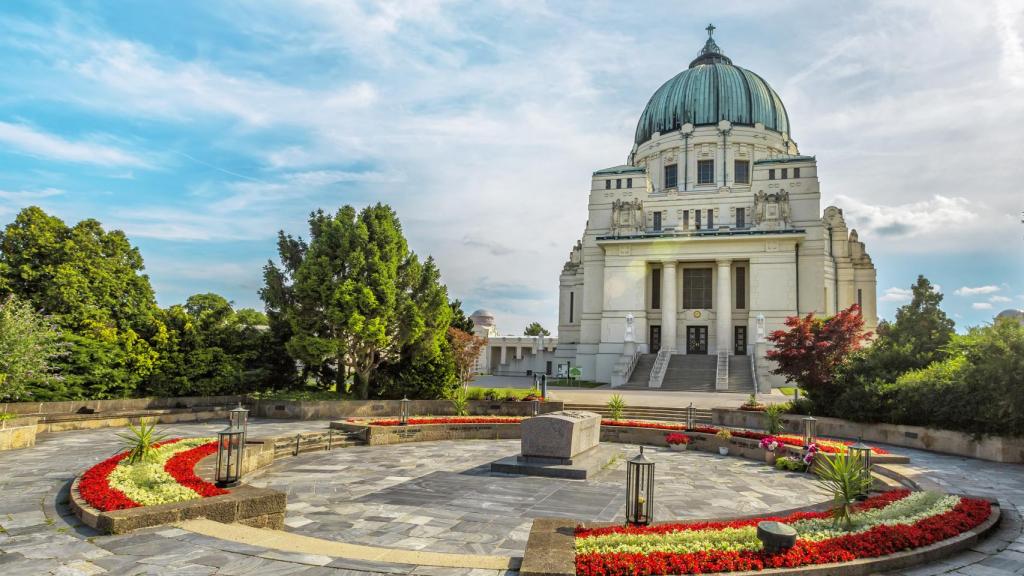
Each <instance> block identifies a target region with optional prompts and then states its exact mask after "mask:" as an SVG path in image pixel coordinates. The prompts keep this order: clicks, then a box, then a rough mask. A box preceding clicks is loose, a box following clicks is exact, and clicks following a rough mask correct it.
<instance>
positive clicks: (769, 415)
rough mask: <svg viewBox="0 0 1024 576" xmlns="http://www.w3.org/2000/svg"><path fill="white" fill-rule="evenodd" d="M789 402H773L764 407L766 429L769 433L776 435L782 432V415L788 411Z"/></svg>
mask: <svg viewBox="0 0 1024 576" xmlns="http://www.w3.org/2000/svg"><path fill="white" fill-rule="evenodd" d="M786 408H787V404H785V403H782V404H775V403H771V404H769V405H767V406H765V408H764V429H765V430H766V431H768V433H769V434H771V435H775V434H779V433H781V432H782V415H783V414H784V413H785V412H786Z"/></svg>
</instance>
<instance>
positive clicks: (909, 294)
mask: <svg viewBox="0 0 1024 576" xmlns="http://www.w3.org/2000/svg"><path fill="white" fill-rule="evenodd" d="M913 296H914V293H913V291H912V290H911V289H910V288H898V287H896V286H893V287H891V288H886V289H885V293H884V294H882V296H880V297H879V298H878V299H879V300H881V301H882V302H900V303H904V302H910V299H911V298H913Z"/></svg>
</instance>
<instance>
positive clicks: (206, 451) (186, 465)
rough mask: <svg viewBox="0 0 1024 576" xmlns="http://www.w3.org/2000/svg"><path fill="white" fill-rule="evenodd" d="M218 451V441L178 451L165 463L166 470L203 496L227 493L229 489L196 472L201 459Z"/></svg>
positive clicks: (182, 483)
mask: <svg viewBox="0 0 1024 576" xmlns="http://www.w3.org/2000/svg"><path fill="white" fill-rule="evenodd" d="M216 452H217V443H216V442H209V443H207V444H203V445H201V446H196V447H195V448H192V449H190V450H185V451H183V452H178V453H177V454H175V455H174V456H172V457H171V458H169V459H168V460H167V463H165V464H164V470H165V471H166V472H167V473H168V474H170V475H171V476H172V477H173V478H174V479H175V480H177V481H178V484H181V485H182V486H185V487H187V488H191V489H192V490H194V491H195V492H196V493H197V494H199V495H200V496H202V497H203V498H208V497H210V496H220V495H221V494H227V493H228V491H227V490H224V489H223V488H218V487H217V486H215V485H213V484H210V483H209V482H207V481H205V480H203V479H202V478H200V477H199V476H197V475H196V472H195V467H196V464H197V463H199V461H200V460H202V459H203V458H206V457H207V456H209V455H211V454H214V453H216Z"/></svg>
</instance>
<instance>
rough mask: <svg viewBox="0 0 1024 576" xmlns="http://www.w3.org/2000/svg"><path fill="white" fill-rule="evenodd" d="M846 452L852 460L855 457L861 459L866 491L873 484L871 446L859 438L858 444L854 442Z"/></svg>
mask: <svg viewBox="0 0 1024 576" xmlns="http://www.w3.org/2000/svg"><path fill="white" fill-rule="evenodd" d="M846 454H847V457H848V458H850V459H851V460H852V459H854V458H857V459H858V460H859V462H860V465H861V477H862V478H863V479H864V486H865V492H866V491H867V490H869V489H870V486H871V447H870V446H868V445H867V444H865V443H864V442H863V441H862V440H861V439H860V438H858V439H857V443H856V444H852V445H850V446H849V447H848V448H847V449H846Z"/></svg>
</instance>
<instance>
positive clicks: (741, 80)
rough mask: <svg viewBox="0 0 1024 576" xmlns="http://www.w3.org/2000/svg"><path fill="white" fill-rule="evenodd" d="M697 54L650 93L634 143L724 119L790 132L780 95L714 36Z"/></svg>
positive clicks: (641, 142) (712, 123)
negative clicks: (735, 61)
mask: <svg viewBox="0 0 1024 576" xmlns="http://www.w3.org/2000/svg"><path fill="white" fill-rule="evenodd" d="M714 29H715V27H714V26H711V25H708V28H707V30H708V39H707V42H705V44H704V48H703V49H701V52H700V55H699V56H697V58H695V59H694V60H693V61H692V62H690V67H689V68H687V69H686V70H683V71H682V72H680V73H679V74H677V75H676V76H675V77H673V78H672V79H671V80H669V81H668V82H665V83H664V84H662V85H661V87H660V88H658V90H657V91H655V92H654V95H653V96H651V99H650V101H648V102H647V107H646V108H644V111H643V114H641V115H640V121H639V122H638V123H637V126H636V138H635V142H636V143H637V144H643V143H644V142H646V141H648V140H650V139H651V137H653V136H654V133H655V132H660V133H665V132H671V131H673V130H678V129H679V128H680V127H681V126H682V125H683V124H687V123H689V124H693V125H695V126H701V125H714V124H718V122H720V121H722V120H728V121H730V122H732V123H733V124H740V125H748V126H753V125H754V124H756V123H761V124H763V125H764V127H765V128H767V129H768V130H773V131H775V132H780V133H788V132H789V116H788V115H787V114H786V107H785V106H784V105H783V104H782V99H781V98H779V95H778V94H777V93H776V92H775V90H773V89H772V87H771V86H769V85H768V83H767V82H765V81H764V79H763V78H761V77H760V76H758V75H757V74H755V73H753V72H751V71H750V70H747V69H746V68H741V67H739V66H736V65H734V64H733V63H732V60H731V59H729V57H728V56H726V55H725V54H724V53H723V52H722V49H721V48H719V47H718V44H717V43H715V40H714V38H713V36H712V34H713V33H714Z"/></svg>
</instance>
